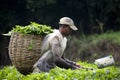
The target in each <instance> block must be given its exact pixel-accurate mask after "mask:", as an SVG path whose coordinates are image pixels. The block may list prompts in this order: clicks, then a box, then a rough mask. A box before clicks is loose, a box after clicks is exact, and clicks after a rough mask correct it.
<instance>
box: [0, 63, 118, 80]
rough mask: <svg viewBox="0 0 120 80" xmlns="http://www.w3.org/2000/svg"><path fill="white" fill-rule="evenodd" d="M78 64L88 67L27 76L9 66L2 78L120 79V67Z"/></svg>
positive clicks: (25, 79) (23, 79)
mask: <svg viewBox="0 0 120 80" xmlns="http://www.w3.org/2000/svg"><path fill="white" fill-rule="evenodd" d="M78 64H80V65H81V66H84V67H86V68H81V69H78V70H71V69H68V70H67V69H62V68H58V67H56V68H54V69H52V70H51V71H50V72H49V73H46V72H43V73H39V74H33V73H31V74H28V75H26V76H25V75H22V74H20V73H19V72H18V71H17V70H16V68H15V67H13V66H12V67H11V66H7V67H4V68H3V69H2V70H0V80H2V79H7V80H119V78H120V67H115V66H110V67H106V68H102V69H98V68H97V66H96V65H94V64H90V63H87V62H78ZM89 68H93V70H91V69H89Z"/></svg>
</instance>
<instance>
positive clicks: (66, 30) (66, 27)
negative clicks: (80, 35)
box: [60, 24, 72, 36]
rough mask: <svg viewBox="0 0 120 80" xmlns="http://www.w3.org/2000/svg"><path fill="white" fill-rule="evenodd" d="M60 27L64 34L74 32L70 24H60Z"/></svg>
mask: <svg viewBox="0 0 120 80" xmlns="http://www.w3.org/2000/svg"><path fill="white" fill-rule="evenodd" d="M60 27H61V29H62V33H63V35H64V36H68V35H69V34H70V33H71V32H72V29H71V28H70V27H69V25H66V24H60Z"/></svg>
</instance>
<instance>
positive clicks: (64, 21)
mask: <svg viewBox="0 0 120 80" xmlns="http://www.w3.org/2000/svg"><path fill="white" fill-rule="evenodd" d="M59 24H67V25H69V26H70V28H71V29H72V30H74V31H76V30H78V28H77V27H76V26H75V25H74V22H73V20H72V19H71V18H69V17H63V18H61V19H60V22H59Z"/></svg>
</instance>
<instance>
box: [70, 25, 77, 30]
mask: <svg viewBox="0 0 120 80" xmlns="http://www.w3.org/2000/svg"><path fill="white" fill-rule="evenodd" d="M70 28H71V29H72V30H74V31H76V30H78V28H77V27H76V26H70Z"/></svg>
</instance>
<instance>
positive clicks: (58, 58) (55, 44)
mask: <svg viewBox="0 0 120 80" xmlns="http://www.w3.org/2000/svg"><path fill="white" fill-rule="evenodd" d="M50 45H51V51H52V53H53V58H54V60H55V64H56V65H57V66H58V67H61V68H66V69H68V68H72V69H76V66H74V65H73V64H70V63H68V62H66V61H65V60H64V59H63V58H62V48H61V45H60V42H59V38H58V37H57V36H56V37H55V38H54V39H53V40H52V41H51V42H50Z"/></svg>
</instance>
